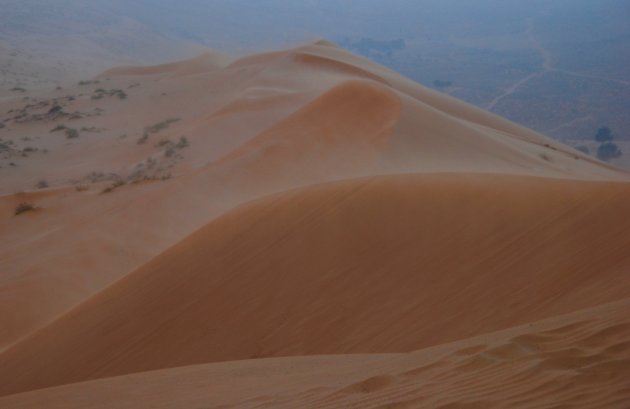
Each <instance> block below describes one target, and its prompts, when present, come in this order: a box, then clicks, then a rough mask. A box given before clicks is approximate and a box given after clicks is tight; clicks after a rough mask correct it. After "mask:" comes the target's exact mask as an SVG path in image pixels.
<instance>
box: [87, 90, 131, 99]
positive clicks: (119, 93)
mask: <svg viewBox="0 0 630 409" xmlns="http://www.w3.org/2000/svg"><path fill="white" fill-rule="evenodd" d="M103 97H118V98H119V99H127V94H126V93H125V91H123V90H121V89H110V90H106V89H103V88H99V89H97V90H96V91H94V93H93V94H92V96H91V98H92V99H102V98H103Z"/></svg>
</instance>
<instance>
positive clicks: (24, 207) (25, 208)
mask: <svg viewBox="0 0 630 409" xmlns="http://www.w3.org/2000/svg"><path fill="white" fill-rule="evenodd" d="M33 210H35V205H34V204H32V203H28V202H22V203H20V204H18V205H17V206H15V215H16V216H17V215H20V214H22V213H25V212H30V211H33Z"/></svg>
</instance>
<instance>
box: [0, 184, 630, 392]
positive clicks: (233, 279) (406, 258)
mask: <svg viewBox="0 0 630 409" xmlns="http://www.w3.org/2000/svg"><path fill="white" fill-rule="evenodd" d="M628 203H630V186H628V185H627V184H621V183H603V182H577V181H571V182H567V181H561V180H552V179H539V178H531V177H516V176H487V175H483V176H479V175H477V176H475V175H469V176H463V175H425V176H420V175H407V176H389V177H379V178H370V179H362V180H358V181H347V182H340V183H336V184H332V185H323V186H317V187H311V188H307V189H305V190H299V191H296V192H291V193H285V194H281V195H276V196H273V197H271V198H268V199H264V200H262V201H260V202H255V203H252V204H250V205H247V206H244V207H242V208H239V209H237V210H235V211H234V212H231V213H229V214H227V215H225V216H224V217H221V218H219V219H218V220H217V221H214V222H212V223H210V224H209V225H208V226H206V227H204V228H203V229H201V230H200V231H198V232H197V233H195V234H193V235H192V236H190V237H189V238H188V239H186V240H184V241H183V242H181V243H180V244H178V245H176V246H175V247H173V248H172V249H170V250H169V251H167V252H165V253H164V254H162V255H160V256H158V257H156V258H155V259H154V260H152V261H151V262H150V263H148V264H147V265H145V266H143V267H142V268H140V269H139V270H137V271H135V272H134V273H132V274H130V275H129V276H127V277H126V278H124V279H122V280H121V281H119V282H118V283H116V284H114V285H113V286H111V287H110V288H108V289H106V290H104V291H102V292H101V293H99V294H98V295H97V296H95V297H94V298H92V299H90V300H88V301H87V302H86V303H84V304H82V305H80V306H79V307H77V308H76V309H74V310H73V311H71V312H70V313H69V314H67V315H66V316H64V317H62V318H61V319H60V320H59V321H57V322H55V323H53V324H52V325H50V326H49V327H47V328H45V329H44V330H42V331H40V332H38V333H36V334H34V335H33V336H31V337H30V338H27V339H25V340H23V341H22V342H21V343H19V344H18V345H17V346H15V347H14V348H12V349H9V350H7V351H6V352H5V353H4V354H3V355H1V356H0V370H1V371H2V373H4V374H11V376H7V377H5V378H3V379H2V382H0V392H1V393H4V394H7V393H16V392H22V391H25V390H30V389H36V388H42V387H49V386H54V385H59V384H65V383H72V382H79V381H83V380H86V379H94V378H98V377H104V376H115V375H121V374H126V373H132V372H140V371H146V370H152V369H161V368H168V367H174V366H182V365H192V364H199V363H206V362H216V361H227V360H237V359H249V358H260V357H273V356H287V355H317V354H339V353H366V352H404V351H409V350H413V349H418V348H421V347H427V346H432V345H437V344H440V343H444V342H449V341H454V340H457V339H460V338H464V337H469V336H473V335H477V334H482V333H484V332H489V331H496V330H498V329H502V328H507V327H510V326H513V325H516V324H522V323H526V322H529V321H533V320H539V319H543V318H547V317H550V316H553V315H556V314H562V313H567V312H571V311H574V310H577V309H582V308H587V307H592V306H596V305H598V304H601V303H605V302H608V301H611V300H616V299H621V298H625V297H630V282H629V281H628V280H627V279H625V278H626V277H627V268H628V266H629V265H630V253H629V252H628V251H627V249H628V248H629V247H630V235H628V234H627V232H628V230H629V229H630V221H627V220H624V218H620V217H619V215H620V214H623V212H624V211H625V210H626V209H627V206H628ZM26 368H32V369H30V370H27V369H26Z"/></svg>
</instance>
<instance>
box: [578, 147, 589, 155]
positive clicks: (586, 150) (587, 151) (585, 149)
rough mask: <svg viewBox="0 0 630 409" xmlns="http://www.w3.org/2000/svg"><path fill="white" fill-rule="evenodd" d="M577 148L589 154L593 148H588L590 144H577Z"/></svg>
mask: <svg viewBox="0 0 630 409" xmlns="http://www.w3.org/2000/svg"><path fill="white" fill-rule="evenodd" d="M575 149H576V150H578V151H580V152H582V153H585V154H587V155H590V153H591V150H590V149H589V148H588V146H584V145H580V146H576V147H575Z"/></svg>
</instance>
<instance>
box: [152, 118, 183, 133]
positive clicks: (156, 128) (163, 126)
mask: <svg viewBox="0 0 630 409" xmlns="http://www.w3.org/2000/svg"><path fill="white" fill-rule="evenodd" d="M180 120H181V119H180V118H171V119H167V120H165V121H162V122H158V123H157V124H154V125H151V126H147V127H146V128H144V131H145V133H149V134H152V133H158V132H160V131H162V130H164V129H166V128H168V127H169V126H171V124H173V123H175V122H178V121H180Z"/></svg>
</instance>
